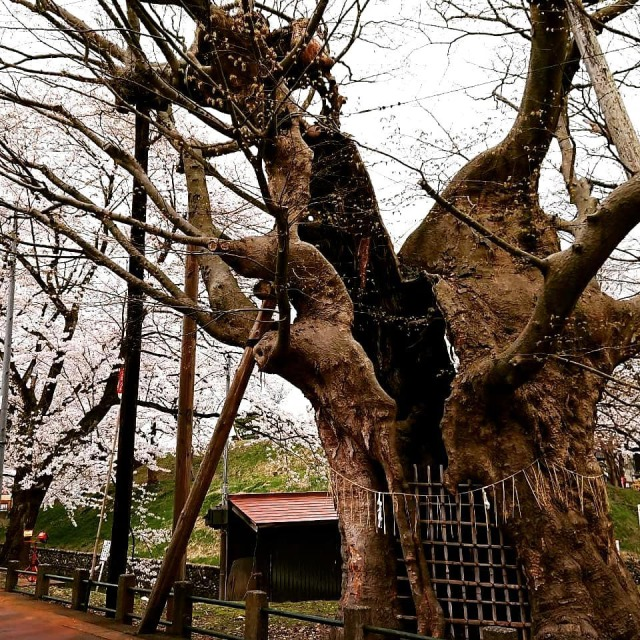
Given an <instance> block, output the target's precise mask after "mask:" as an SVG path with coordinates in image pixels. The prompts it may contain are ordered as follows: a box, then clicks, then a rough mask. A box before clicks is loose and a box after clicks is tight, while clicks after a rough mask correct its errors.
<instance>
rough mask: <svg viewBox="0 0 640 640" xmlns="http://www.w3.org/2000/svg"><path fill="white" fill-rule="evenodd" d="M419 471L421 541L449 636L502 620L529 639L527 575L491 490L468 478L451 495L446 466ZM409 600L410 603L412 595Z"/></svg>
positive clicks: (464, 638)
mask: <svg viewBox="0 0 640 640" xmlns="http://www.w3.org/2000/svg"><path fill="white" fill-rule="evenodd" d="M414 473H415V478H414V482H413V488H414V490H415V493H416V495H417V496H418V500H419V505H420V526H421V536H422V541H423V544H424V549H425V554H426V557H427V563H428V565H429V571H430V573H431V578H432V580H433V583H434V586H435V590H436V595H437V597H438V600H439V601H440V604H441V605H442V609H443V611H444V615H445V619H446V621H447V637H448V638H450V639H451V640H459V639H460V640H478V639H479V638H480V628H481V627H483V626H489V625H500V626H506V627H510V628H514V629H517V630H518V633H519V636H520V638H521V640H528V639H529V629H530V626H531V624H530V615H529V604H528V594H527V589H526V586H525V583H524V578H523V575H522V572H521V570H520V567H519V566H518V561H517V556H516V552H515V550H514V549H513V547H512V546H511V545H509V544H508V542H507V541H506V540H505V538H504V535H503V533H502V531H501V530H500V527H499V526H498V519H497V517H496V513H495V510H494V508H493V505H492V504H490V502H489V501H488V500H487V497H486V494H484V493H483V492H482V491H481V489H480V488H479V487H477V486H475V485H471V484H470V483H467V484H462V485H460V486H459V488H458V489H459V493H458V495H457V496H451V495H450V494H449V492H448V491H447V490H446V489H445V487H444V486H443V484H442V476H443V469H442V467H439V468H433V467H427V468H426V469H425V471H424V473H422V474H421V473H419V471H418V469H417V468H416V469H415V471H414ZM401 564H402V563H401ZM402 573H403V568H402V567H400V574H401V575H400V580H401V583H402V582H406V573H404V575H402ZM407 589H408V585H407ZM407 589H405V591H407ZM407 595H408V594H407ZM405 601H406V602H407V603H408V604H409V603H410V598H408V597H406V598H405ZM408 613H409V612H408ZM405 617H406V618H407V619H411V617H412V616H411V615H407V616H405Z"/></svg>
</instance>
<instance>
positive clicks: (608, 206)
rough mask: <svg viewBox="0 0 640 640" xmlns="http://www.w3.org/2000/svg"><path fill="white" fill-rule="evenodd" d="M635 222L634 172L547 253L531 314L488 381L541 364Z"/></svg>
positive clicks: (514, 378) (505, 380) (513, 378)
mask: <svg viewBox="0 0 640 640" xmlns="http://www.w3.org/2000/svg"><path fill="white" fill-rule="evenodd" d="M639 222H640V176H635V177H634V178H631V179H630V180H628V181H627V182H626V183H624V184H623V185H621V186H620V187H618V188H617V189H616V190H615V191H613V192H612V193H611V194H610V195H609V196H608V197H607V198H606V199H605V200H604V201H603V202H602V203H601V204H600V206H599V207H598V209H597V210H596V212H595V213H593V214H591V215H589V216H588V217H587V222H586V224H585V225H584V226H583V227H582V229H581V230H580V232H579V233H578V235H577V237H576V241H575V243H574V244H573V245H572V246H571V247H570V248H569V249H567V250H565V251H561V252H559V253H556V254H554V255H551V256H549V257H548V258H547V259H546V262H547V264H548V271H547V273H546V275H545V279H544V284H543V286H542V289H541V291H540V294H539V296H538V300H537V302H536V305H535V308H534V310H533V313H532V314H531V318H530V319H529V322H528V323H527V326H526V327H525V328H524V330H523V331H522V332H521V333H520V335H519V336H518V338H517V339H516V340H515V341H514V342H513V344H511V345H510V346H509V347H508V348H507V349H506V350H505V351H503V353H501V354H500V355H499V356H498V357H497V359H496V360H495V362H494V363H493V364H492V365H491V367H490V372H489V380H490V382H491V383H492V384H494V385H499V386H507V387H510V388H513V387H517V386H519V385H520V384H522V383H523V382H524V381H525V380H527V379H528V378H530V377H531V376H532V375H533V374H534V373H535V372H537V371H538V370H540V369H541V368H542V366H543V365H544V363H545V361H546V357H547V356H546V354H548V353H553V344H554V342H555V341H556V340H557V339H558V337H559V336H560V335H561V333H562V329H563V327H564V325H565V323H566V321H567V319H568V317H569V315H570V314H571V312H572V311H573V309H574V308H575V306H576V304H577V302H578V300H579V299H580V296H581V295H582V294H583V292H584V291H585V289H586V287H587V285H588V284H589V282H590V281H591V279H592V278H594V277H595V276H596V274H597V273H598V271H599V269H600V267H602V265H603V264H604V263H605V261H606V260H607V259H608V258H609V256H610V255H611V253H612V251H613V250H614V249H615V248H616V247H617V246H618V244H619V243H620V242H621V241H622V240H623V239H624V238H625V237H626V236H627V234H628V233H629V232H630V231H631V230H632V229H633V228H634V227H635V226H636V225H637V224H638V223H639Z"/></svg>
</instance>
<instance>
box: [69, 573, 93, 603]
mask: <svg viewBox="0 0 640 640" xmlns="http://www.w3.org/2000/svg"><path fill="white" fill-rule="evenodd" d="M89 575H90V574H89V570H88V569H75V570H74V572H73V582H72V583H71V608H72V609H75V610H76V611H86V610H87V605H88V604H89Z"/></svg>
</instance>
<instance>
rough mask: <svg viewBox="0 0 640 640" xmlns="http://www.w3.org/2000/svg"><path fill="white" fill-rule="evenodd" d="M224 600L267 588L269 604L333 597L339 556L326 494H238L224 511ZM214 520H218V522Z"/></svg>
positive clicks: (339, 577)
mask: <svg viewBox="0 0 640 640" xmlns="http://www.w3.org/2000/svg"><path fill="white" fill-rule="evenodd" d="M215 511H219V510H212V511H211V512H210V514H211V515H210V516H209V523H210V524H211V525H212V526H214V527H215V528H221V527H223V526H224V524H225V523H224V521H225V520H226V527H227V543H226V554H224V551H223V554H221V555H222V556H223V558H221V561H224V555H226V562H225V567H226V575H227V589H226V597H227V599H228V600H240V599H242V598H243V597H244V595H245V593H246V592H247V591H248V590H249V589H254V588H256V587H257V588H260V589H262V590H264V591H266V592H267V594H268V595H269V600H270V601H271V602H287V601H289V602H290V601H302V600H337V599H338V598H339V597H340V585H341V580H342V559H341V556H340V534H339V532H338V516H337V514H336V510H335V507H334V504H333V498H332V497H331V495H330V494H328V493H324V492H306V493H265V494H255V493H252V494H237V495H231V496H229V501H228V508H227V510H226V513H224V514H222V513H220V515H219V516H216V515H215ZM216 521H217V522H216Z"/></svg>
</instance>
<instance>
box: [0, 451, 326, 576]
mask: <svg viewBox="0 0 640 640" xmlns="http://www.w3.org/2000/svg"><path fill="white" fill-rule="evenodd" d="M198 462H199V460H197V461H196V464H197V463H198ZM159 466H160V467H161V468H162V469H164V471H163V472H161V473H160V474H159V479H160V482H159V484H158V485H157V486H155V487H153V488H151V489H150V490H149V491H148V492H147V494H146V496H143V495H142V489H141V488H142V487H144V482H145V480H146V469H141V470H139V471H138V472H137V473H136V478H135V482H136V489H135V490H134V507H133V516H132V521H133V528H134V530H136V531H137V533H136V551H135V553H136V555H137V556H146V557H154V558H160V557H162V553H163V551H164V547H165V543H164V542H163V541H162V538H164V539H166V537H167V536H168V532H169V530H170V528H171V520H172V512H173V470H174V459H173V457H172V456H169V457H167V458H165V459H163V460H161V461H160V462H159ZM221 483H222V473H221V470H219V472H218V473H217V474H216V477H215V478H214V481H213V483H212V485H211V488H210V490H209V493H208V495H207V499H206V500H205V503H204V506H203V508H202V512H201V515H202V516H204V514H205V513H206V511H207V510H208V509H209V508H210V507H213V506H215V505H216V504H218V503H219V502H220V495H221V493H220V491H221ZM326 488H327V483H326V478H325V476H324V475H323V467H322V465H321V464H317V461H315V460H314V459H313V457H312V455H311V453H310V452H308V451H307V450H305V449H302V448H299V449H297V450H296V452H295V453H294V454H291V453H284V452H283V451H282V450H279V449H278V448H277V447H275V446H274V445H272V444H270V443H268V442H265V441H255V440H253V441H251V440H249V441H239V442H235V443H233V446H232V448H231V450H230V454H229V490H230V492H231V493H242V492H249V491H250V492H259V493H266V492H271V491H311V490H313V491H316V490H317V491H321V490H326ZM112 504H113V503H112V502H111V501H110V502H109V503H108V507H107V519H106V521H105V522H104V523H103V525H102V534H101V536H100V537H101V538H102V539H104V538H107V537H109V535H110V532H111V522H112V521H111V513H110V509H109V507H110V506H112ZM98 513H99V511H98V510H97V509H90V508H83V509H78V510H77V511H76V512H75V514H74V515H73V518H74V520H75V523H74V522H73V521H72V520H71V519H70V518H69V515H68V514H67V513H66V511H65V510H64V508H63V507H61V506H60V505H56V506H54V507H52V508H50V509H47V510H45V511H43V512H41V514H40V516H39V517H38V522H37V524H36V530H37V531H40V530H43V529H44V530H45V531H47V532H48V533H49V543H50V544H51V545H52V546H54V547H56V548H61V549H76V550H79V551H91V550H92V549H93V544H94V541H95V536H96V529H97V526H98ZM145 514H146V515H145ZM1 527H2V523H1V522H0V541H2V539H3V538H4V536H3V533H4V532H3V530H2V528H1ZM218 549H219V540H218V533H217V532H216V531H213V530H212V529H210V528H209V527H207V526H206V525H205V524H204V521H203V519H202V518H199V519H198V523H197V524H196V529H195V531H194V532H193V535H192V537H191V542H190V546H189V550H188V556H189V560H190V561H192V562H203V563H210V564H216V563H217V561H218Z"/></svg>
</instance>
